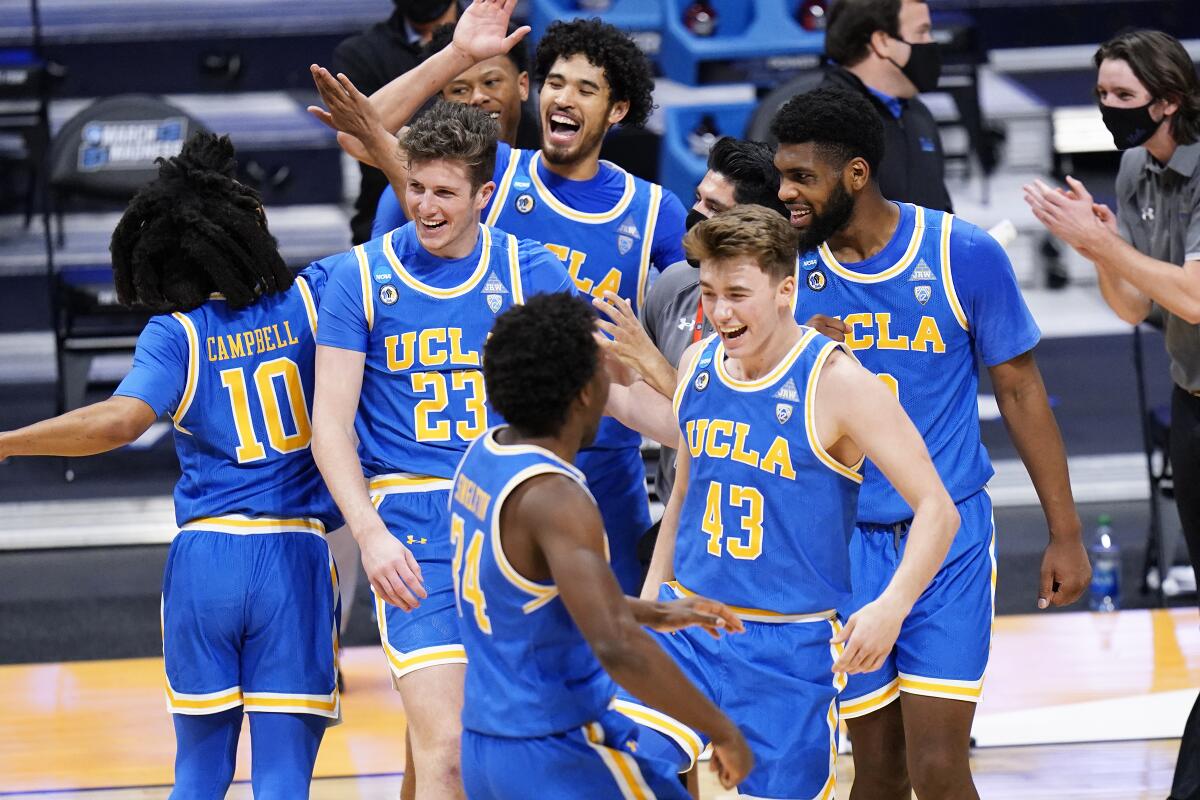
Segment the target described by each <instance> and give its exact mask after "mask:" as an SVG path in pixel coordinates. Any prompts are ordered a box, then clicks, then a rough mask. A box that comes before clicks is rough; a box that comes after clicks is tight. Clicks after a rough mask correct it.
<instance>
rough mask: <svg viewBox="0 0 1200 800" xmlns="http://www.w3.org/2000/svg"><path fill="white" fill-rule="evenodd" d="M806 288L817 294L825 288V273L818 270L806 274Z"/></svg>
mask: <svg viewBox="0 0 1200 800" xmlns="http://www.w3.org/2000/svg"><path fill="white" fill-rule="evenodd" d="M808 288H810V289H812V290H813V291H814V292H819V291H821V290H822V289H824V288H825V273H824V272H821V271H820V270H813V271H812V272H810V273H808Z"/></svg>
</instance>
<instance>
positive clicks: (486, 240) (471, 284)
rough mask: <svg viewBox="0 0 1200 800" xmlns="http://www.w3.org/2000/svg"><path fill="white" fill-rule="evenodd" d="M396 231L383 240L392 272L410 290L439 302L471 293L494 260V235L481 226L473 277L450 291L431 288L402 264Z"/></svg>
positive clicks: (384, 251)
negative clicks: (397, 249) (481, 246)
mask: <svg viewBox="0 0 1200 800" xmlns="http://www.w3.org/2000/svg"><path fill="white" fill-rule="evenodd" d="M393 234H395V231H392V233H389V234H388V235H387V237H386V238H385V239H384V240H383V254H384V256H386V257H387V260H388V263H390V264H391V265H392V270H393V271H394V272H395V273H396V276H397V277H399V278H400V282H401V283H403V284H404V285H405V286H407V287H408V288H410V289H413V290H414V291H418V292H420V293H421V294H424V295H428V296H430V297H435V298H437V299H438V300H448V299H450V298H452V297H462V296H463V295H464V294H466V293H467V292H469V291H471V290H472V289H474V288H475V287H476V285H478V284H479V282H480V281H481V280H483V276H484V275H486V274H487V269H488V264H489V263H490V262H491V258H492V234H491V233H490V232H489V230H488V227H487V226H486V225H483V224H480V226H479V235H480V236H481V237H482V238H483V248H482V252H480V254H479V263H478V264H477V265H476V267H475V271H474V272H473V273H471V277H469V278H467V279H466V280H465V281H463V282H462V283H460V284H459V285H458V286H453V287H451V288H449V289H439V288H437V287H436V286H430V285H429V284H427V283H423V282H421V281H419V280H417V279H416V278H414V277H413V276H412V275H410V274H409V272H408V270H406V269H405V268H404V265H403V264H401V263H400V258H399V257H398V256H397V255H396V251H395V249H394V248H393V247H392V236H393Z"/></svg>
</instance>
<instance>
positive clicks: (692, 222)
mask: <svg viewBox="0 0 1200 800" xmlns="http://www.w3.org/2000/svg"><path fill="white" fill-rule="evenodd" d="M706 219H708V217H706V216H704V215H703V214H701V213H700V212H699V211H697V210H696V209H694V208H691V209H688V213H687V218H686V219H684V221H683V225H684V227H685V228H687V229H688V230H689V231H690V230H691V229H692V228H694V227H696V226H697V225H699V224H700V223H701V222H704V220H706ZM687 262H688V263H689V264H691V265H692V266H693V267H699V266H700V262H699V261H693V260H692V259H690V258H689V259H688V260H687Z"/></svg>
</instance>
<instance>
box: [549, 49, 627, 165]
mask: <svg viewBox="0 0 1200 800" xmlns="http://www.w3.org/2000/svg"><path fill="white" fill-rule="evenodd" d="M611 97H612V95H611V89H610V87H609V85H608V79H607V78H605V77H604V70H603V69H601V68H600V67H597V66H595V65H594V64H592V63H591V62H590V61H588V60H587V56H585V55H583V54H582V53H575V54H574V55H571V56H569V57H566V58H561V57H560V58H559V59H557V60H556V61H555V62H554V65H553V66H552V67H551V68H550V70H549V72H548V73H547V74H546V81H545V83H544V84H543V85H542V91H541V95H540V111H541V120H542V155H543V157H544V158H545V159H546V161H547V162H549V163H551V164H577V163H579V162H581V161H584V160H587V159H595V158H598V157H599V154H600V145H601V144H603V142H604V135H605V134H606V133H608V129H609V128H611V127H612V126H613V125H615V124H617V123H618V122H620V121H621V120H622V119H623V118H624V117H625V114H626V112H628V111H629V103H628V102H626V101H621V102H618V103H614V102H612V99H611Z"/></svg>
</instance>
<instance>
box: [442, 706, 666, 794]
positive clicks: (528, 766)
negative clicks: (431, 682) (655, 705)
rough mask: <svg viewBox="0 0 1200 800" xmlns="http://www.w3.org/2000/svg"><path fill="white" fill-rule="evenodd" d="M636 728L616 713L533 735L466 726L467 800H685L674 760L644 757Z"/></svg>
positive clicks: (464, 755)
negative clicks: (496, 732) (567, 728)
mask: <svg viewBox="0 0 1200 800" xmlns="http://www.w3.org/2000/svg"><path fill="white" fill-rule="evenodd" d="M639 733H640V729H639V727H638V726H637V725H636V724H635V723H634V722H632V721H631V720H630V719H629V718H627V717H625V716H623V715H621V714H618V713H617V712H615V711H608V712H606V713H604V714H603V715H601V717H600V718H599V719H598V720H596V721H594V722H589V723H588V724H586V725H584V726H582V727H580V728H576V729H575V730H572V731H566V732H564V733H558V734H554V735H552V736H541V737H537V738H508V737H503V736H489V735H487V734H483V733H477V732H475V731H470V730H464V731H463V734H462V777H463V785H464V787H465V788H466V791H467V797H468V798H470V800H527V798H530V797H544V798H566V797H587V798H589V800H630V798H646V799H647V800H649V798H655V797H657V798H660V800H687V797H688V793H687V791H686V790H685V789H684V788H683V786H682V785H681V784H680V783H679V779H678V778H677V777H676V775H675V769H676V768H675V765H674V764H673V763H672V762H670V761H665V760H662V759H659V758H655V757H651V756H647V755H645V754H644V753H643V751H642V748H641V747H640V746H639V744H638V736H639Z"/></svg>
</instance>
